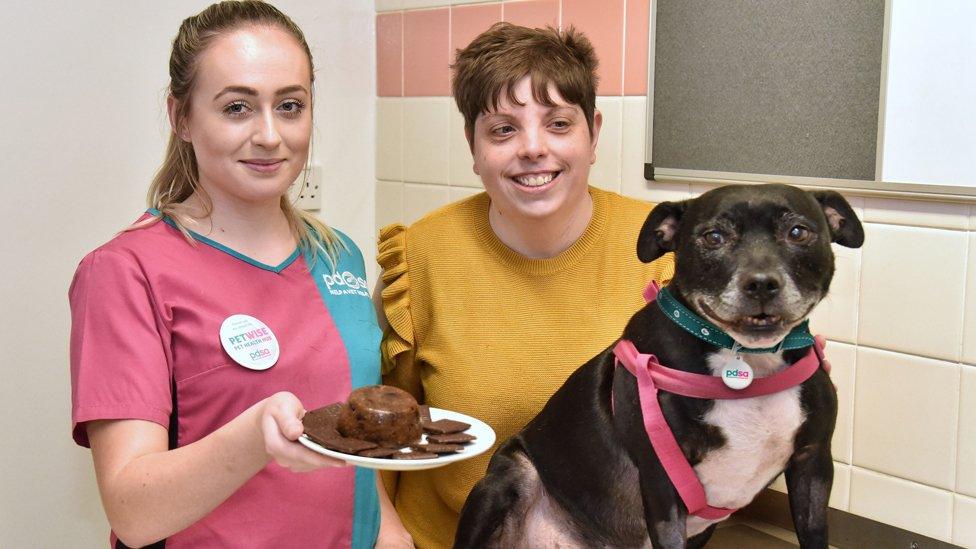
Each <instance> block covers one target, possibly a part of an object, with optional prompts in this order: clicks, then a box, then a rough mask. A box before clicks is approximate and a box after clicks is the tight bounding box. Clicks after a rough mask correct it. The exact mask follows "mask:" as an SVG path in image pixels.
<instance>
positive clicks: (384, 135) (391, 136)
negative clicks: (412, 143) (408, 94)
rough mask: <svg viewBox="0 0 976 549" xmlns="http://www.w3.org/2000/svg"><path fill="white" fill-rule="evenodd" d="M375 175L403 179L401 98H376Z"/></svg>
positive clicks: (389, 178) (388, 178)
mask: <svg viewBox="0 0 976 549" xmlns="http://www.w3.org/2000/svg"><path fill="white" fill-rule="evenodd" d="M376 177H378V178H380V179H383V180H387V181H399V180H401V179H403V99H400V98H384V97H380V98H378V99H377V100H376Z"/></svg>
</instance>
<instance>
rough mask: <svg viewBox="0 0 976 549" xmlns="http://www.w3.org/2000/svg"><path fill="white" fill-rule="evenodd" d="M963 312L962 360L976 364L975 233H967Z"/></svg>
mask: <svg viewBox="0 0 976 549" xmlns="http://www.w3.org/2000/svg"><path fill="white" fill-rule="evenodd" d="M974 222H976V221H974ZM963 310H964V311H966V317H965V318H964V319H963V321H962V327H963V332H962V333H963V334H964V336H963V342H962V360H963V362H966V363H968V364H976V232H970V233H969V266H968V267H967V268H966V304H965V306H964V308H963Z"/></svg>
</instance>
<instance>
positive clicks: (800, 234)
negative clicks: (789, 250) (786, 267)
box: [788, 225, 813, 244]
mask: <svg viewBox="0 0 976 549" xmlns="http://www.w3.org/2000/svg"><path fill="white" fill-rule="evenodd" d="M812 235H813V233H811V232H810V229H807V228H806V227H804V226H803V225H794V226H793V228H792V229H790V232H789V233H788V236H789V239H790V242H795V243H797V244H803V243H804V242H806V241H808V240H810V237H811V236H812Z"/></svg>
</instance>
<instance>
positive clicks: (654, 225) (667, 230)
mask: <svg viewBox="0 0 976 549" xmlns="http://www.w3.org/2000/svg"><path fill="white" fill-rule="evenodd" d="M688 202H689V201H688V200H684V201H681V202H662V203H660V204H658V205H657V206H655V207H654V209H653V210H651V213H650V214H649V215H648V216H647V219H646V220H644V226H643V227H641V231H640V235H638V236H637V257H638V258H639V259H640V260H641V261H643V262H644V263H650V262H651V261H654V260H655V259H657V258H659V257H661V256H662V255H664V254H665V253H667V252H672V251H674V248H675V237H676V236H677V234H678V225H679V224H680V223H681V216H682V215H683V214H684V213H685V210H686V209H687V208H688Z"/></svg>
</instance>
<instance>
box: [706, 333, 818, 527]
mask: <svg viewBox="0 0 976 549" xmlns="http://www.w3.org/2000/svg"><path fill="white" fill-rule="evenodd" d="M730 353H731V351H725V350H723V351H721V352H718V353H715V354H713V355H711V356H709V359H708V360H709V366H710V367H711V368H712V369H713V370H714V371H715V372H717V371H718V370H719V368H720V367H721V365H722V364H723V363H724V362H725V361H726V360H727V357H728V356H729V354H730ZM743 359H744V360H745V361H746V362H747V363H749V365H750V366H752V369H753V371H754V372H755V373H756V376H757V377H765V376H768V375H770V374H772V373H774V372H775V371H776V370H778V369H779V368H781V367H782V366H783V363H782V357H781V356H780V355H779V354H768V355H743ZM703 419H704V421H705V423H708V424H710V425H713V426H715V427H717V428H718V429H720V430H721V433H722V435H723V436H724V437H725V446H723V447H721V448H719V449H717V450H712V451H711V452H709V453H708V454H707V455H706V456H705V459H704V460H702V461H701V462H700V463H699V464H698V465H696V466H695V473H696V474H697V475H698V480H699V481H701V483H702V486H704V488H705V495H706V496H707V498H708V504H709V505H711V506H713V507H726V508H730V509H738V508H740V507H744V506H746V505H747V504H748V503H749V502H750V501H752V498H753V497H755V495H756V494H757V493H759V491H760V490H762V489H763V488H764V487H765V486H766V484H767V483H769V482H770V481H771V480H773V478H774V477H775V476H776V475H777V474H779V473H780V472H781V471H782V470H783V469H784V468H785V467H786V462H787V460H788V459H789V457H790V454H791V453H792V452H793V439H794V437H795V436H796V431H797V429H799V427H800V425H801V424H802V423H803V420H804V413H803V410H802V408H801V406H800V387H799V386H796V387H792V388H790V389H786V390H785V391H780V392H778V393H774V394H771V395H766V396H760V397H754V398H746V399H739V400H716V401H715V405H714V406H713V407H712V409H711V410H710V411H709V412H708V413H707V414H705V417H704V418H703ZM713 522H717V521H714V520H705V519H700V518H698V517H694V516H690V515H689V517H688V536H693V535H695V534H697V533H699V532H701V531H702V530H704V529H705V528H706V527H708V525H710V524H712V523H713Z"/></svg>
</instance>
